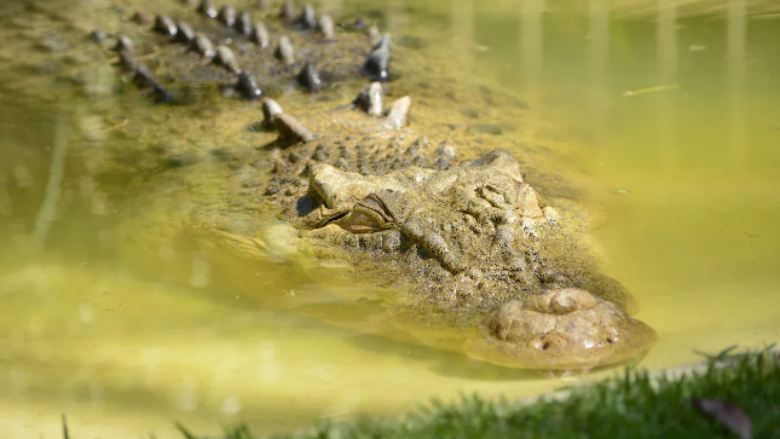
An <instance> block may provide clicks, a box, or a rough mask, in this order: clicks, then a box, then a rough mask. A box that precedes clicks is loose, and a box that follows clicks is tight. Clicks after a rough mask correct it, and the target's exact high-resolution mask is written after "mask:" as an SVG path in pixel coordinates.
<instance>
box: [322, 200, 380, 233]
mask: <svg viewBox="0 0 780 439" xmlns="http://www.w3.org/2000/svg"><path fill="white" fill-rule="evenodd" d="M334 224H336V225H338V226H339V227H341V228H342V229H344V230H346V231H348V232H350V233H374V232H381V231H383V230H388V229H390V228H392V227H393V220H392V218H391V217H390V214H389V213H388V212H387V209H386V208H385V206H384V204H383V203H382V201H381V200H380V199H379V197H377V196H376V195H374V194H371V195H369V196H367V197H366V198H364V199H362V200H360V202H358V203H357V204H356V205H355V207H354V208H353V209H352V212H350V213H349V214H347V215H346V216H344V217H343V218H339V219H338V220H337V221H334Z"/></svg>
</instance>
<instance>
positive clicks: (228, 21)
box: [217, 5, 236, 27]
mask: <svg viewBox="0 0 780 439" xmlns="http://www.w3.org/2000/svg"><path fill="white" fill-rule="evenodd" d="M217 20H219V22H220V23H222V24H224V25H225V26H227V27H233V25H234V24H236V10H235V9H233V7H232V6H230V5H224V6H222V7H221V8H219V14H218V15H217Z"/></svg>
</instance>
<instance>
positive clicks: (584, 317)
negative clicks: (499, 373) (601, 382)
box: [464, 288, 656, 370]
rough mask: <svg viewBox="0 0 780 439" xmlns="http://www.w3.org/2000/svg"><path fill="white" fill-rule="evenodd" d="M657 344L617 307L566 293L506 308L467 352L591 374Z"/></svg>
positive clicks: (490, 320)
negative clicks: (595, 369) (584, 371)
mask: <svg viewBox="0 0 780 439" xmlns="http://www.w3.org/2000/svg"><path fill="white" fill-rule="evenodd" d="M655 340H656V334H655V331H654V330H653V329H652V328H650V327H649V326H648V325H646V324H645V323H643V322H641V321H640V320H637V319H635V318H633V317H631V316H630V315H628V314H627V313H626V312H625V311H623V310H622V309H621V308H620V307H618V306H617V305H615V304H613V303H611V302H608V301H606V300H603V299H600V298H598V297H596V296H594V295H592V294H591V293H589V292H587V291H585V290H581V289H578V288H566V289H557V290H547V291H545V292H544V293H542V294H538V295H534V296H531V297H529V298H528V299H527V300H523V301H520V300H513V301H510V302H507V303H505V304H503V305H501V306H500V307H499V308H498V309H497V310H496V311H495V312H494V313H493V314H492V315H490V316H489V317H488V318H487V320H486V321H485V326H484V328H483V329H482V331H481V333H480V335H478V336H476V337H474V338H471V339H469V340H467V341H466V343H465V346H464V348H465V351H466V353H467V354H468V355H469V356H470V357H472V358H474V359H477V360H480V361H486V362H489V363H493V364H497V365H500V366H505V367H516V368H524V369H546V370H588V369H592V368H595V367H601V366H608V365H613V364H616V363H621V362H625V361H627V360H630V359H632V358H635V357H639V356H641V355H643V354H644V353H646V352H647V351H648V350H649V349H650V348H651V347H652V346H653V344H654V343H655Z"/></svg>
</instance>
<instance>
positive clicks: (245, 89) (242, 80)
mask: <svg viewBox="0 0 780 439" xmlns="http://www.w3.org/2000/svg"><path fill="white" fill-rule="evenodd" d="M235 89H236V90H237V91H238V92H239V93H240V94H241V96H243V97H244V98H246V99H249V100H255V99H258V98H259V97H260V95H262V94H263V92H262V91H261V90H260V87H259V86H258V85H257V81H256V80H255V77H254V76H252V75H251V74H250V73H249V72H247V71H241V72H239V74H238V82H237V83H236V85H235Z"/></svg>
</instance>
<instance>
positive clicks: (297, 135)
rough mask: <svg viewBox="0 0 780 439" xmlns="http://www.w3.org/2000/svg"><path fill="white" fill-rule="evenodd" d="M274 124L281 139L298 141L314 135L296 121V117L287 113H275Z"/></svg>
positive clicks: (309, 138)
mask: <svg viewBox="0 0 780 439" xmlns="http://www.w3.org/2000/svg"><path fill="white" fill-rule="evenodd" d="M274 125H275V126H276V131H278V132H279V137H280V138H281V139H283V140H290V141H293V142H300V141H307V140H311V139H312V137H314V136H313V134H312V133H311V131H309V130H308V129H307V128H306V127H305V126H303V124H301V123H300V122H298V119H296V118H294V117H292V116H290V115H289V114H284V113H281V114H277V115H275V116H274Z"/></svg>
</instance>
